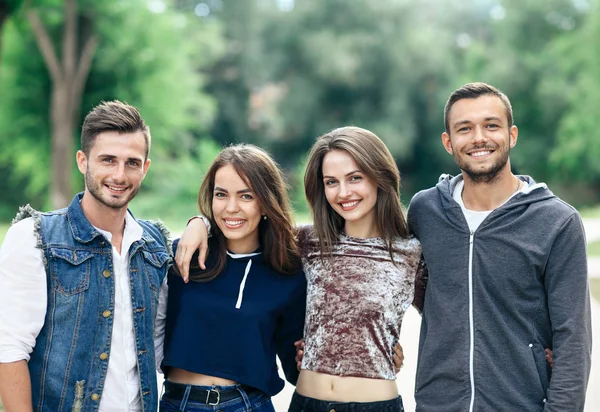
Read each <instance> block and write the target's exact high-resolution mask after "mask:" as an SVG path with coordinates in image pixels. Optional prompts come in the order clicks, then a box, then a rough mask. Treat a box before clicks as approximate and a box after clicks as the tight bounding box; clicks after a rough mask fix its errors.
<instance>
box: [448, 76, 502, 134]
mask: <svg viewBox="0 0 600 412" xmlns="http://www.w3.org/2000/svg"><path fill="white" fill-rule="evenodd" d="M484 95H492V96H497V97H499V98H500V100H502V103H504V107H505V109H506V119H507V120H508V127H509V128H510V127H512V125H513V112H512V106H511V104H510V100H508V97H506V95H505V94H504V93H502V92H501V91H500V90H498V89H496V88H495V87H494V86H490V85H489V84H487V83H481V82H475V83H467V84H465V85H464V86H462V87H460V88H458V89H456V90H455V91H454V92H452V94H451V95H450V97H449V98H448V101H447V102H446V106H445V107H444V126H445V127H446V133H448V134H450V109H451V108H452V106H453V105H454V103H456V102H457V101H459V100H462V99H476V98H478V97H480V96H484Z"/></svg>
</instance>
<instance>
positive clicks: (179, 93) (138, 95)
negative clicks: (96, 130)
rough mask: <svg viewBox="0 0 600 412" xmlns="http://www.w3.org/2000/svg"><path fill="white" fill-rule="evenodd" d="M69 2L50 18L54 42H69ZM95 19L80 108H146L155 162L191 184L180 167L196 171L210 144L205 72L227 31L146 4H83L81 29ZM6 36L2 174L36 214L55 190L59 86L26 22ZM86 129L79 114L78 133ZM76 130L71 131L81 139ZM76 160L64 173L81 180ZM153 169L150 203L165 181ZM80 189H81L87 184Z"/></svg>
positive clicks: (211, 107)
mask: <svg viewBox="0 0 600 412" xmlns="http://www.w3.org/2000/svg"><path fill="white" fill-rule="evenodd" d="M60 3H62V2H61V1H58V0H53V4H52V5H51V6H48V9H47V10H45V11H44V21H45V24H46V25H47V27H48V32H49V36H50V37H51V38H53V39H54V38H59V37H60V29H61V26H62V22H63V15H62V13H61V9H60V6H61V4H60ZM86 19H87V20H89V21H90V22H93V24H89V25H87V27H90V29H91V30H92V31H93V33H95V35H96V36H97V37H98V40H99V41H98V47H97V50H96V53H95V58H94V60H93V64H92V66H91V70H90V74H89V78H88V81H87V83H86V86H85V89H84V92H83V95H82V102H81V104H80V105H79V107H78V108H81V111H82V112H83V113H84V114H85V113H86V112H87V111H89V110H90V109H91V108H92V107H93V106H94V105H96V104H98V103H99V102H100V101H101V100H110V99H115V98H117V99H120V100H124V101H127V102H129V103H131V104H133V105H135V106H136V107H138V108H139V109H140V111H141V112H142V115H143V116H144V118H145V119H146V121H147V122H148V124H149V125H150V127H151V131H152V136H153V145H152V158H153V161H154V163H163V162H165V163H167V164H169V165H171V169H170V172H171V174H170V176H171V178H172V180H171V181H170V182H169V185H170V187H171V188H173V187H177V186H178V185H185V184H186V183H187V181H186V177H184V176H181V175H180V174H178V171H179V169H178V168H177V164H178V162H179V161H182V159H184V158H188V160H189V161H190V162H195V156H196V155H197V150H198V141H199V140H202V139H208V138H209V135H208V130H209V127H210V124H211V121H212V118H213V116H214V113H215V110H216V106H215V103H214V100H213V99H212V98H211V97H209V96H207V95H206V94H205V93H204V92H203V91H202V87H203V81H204V80H203V75H202V73H201V71H200V70H201V69H202V67H203V65H206V64H209V63H211V62H212V60H214V59H216V58H217V57H218V55H219V54H220V53H221V50H222V48H223V42H222V40H221V34H220V26H219V23H218V22H216V21H214V22H204V23H203V25H202V26H201V27H198V26H197V25H191V24H190V20H191V16H187V15H184V14H182V13H180V12H178V11H177V10H174V9H172V8H168V7H167V8H165V9H164V10H150V9H149V8H148V3H147V2H146V1H143V0H132V1H128V2H121V1H117V0H110V1H106V2H94V1H91V0H88V1H84V0H82V1H81V3H80V20H86ZM81 28H82V29H83V26H81ZM4 34H5V44H6V47H5V50H4V59H3V61H2V67H3V69H4V70H5V76H4V77H3V78H2V79H1V82H2V83H1V85H0V87H1V88H2V91H3V93H2V99H1V100H0V131H2V132H1V133H0V167H2V168H3V169H4V170H6V171H7V172H8V173H9V177H10V183H9V185H10V186H11V187H14V186H13V185H14V184H17V183H19V184H24V185H23V186H22V187H20V188H19V191H20V192H23V193H24V194H25V196H26V197H28V198H31V199H32V201H33V203H37V207H40V206H44V207H46V206H48V205H47V204H43V205H40V203H41V202H42V200H43V199H46V193H47V187H48V185H49V184H50V182H51V181H52V178H51V176H49V174H48V171H49V170H50V162H49V156H48V153H49V147H50V144H49V141H50V132H49V130H50V127H49V121H48V116H47V113H48V112H49V96H50V90H51V81H50V78H49V76H48V73H47V71H46V70H45V68H44V62H43V60H42V58H41V56H40V55H39V54H38V53H32V50H35V41H34V36H33V33H32V31H31V29H30V28H29V26H28V24H27V23H26V22H25V19H24V16H23V15H22V14H21V15H19V16H15V17H14V18H12V19H10V20H9V22H8V23H7V25H6V27H5V30H4ZM81 120H82V119H81V115H78V118H77V121H76V124H81ZM76 129H77V127H76V126H75V127H74V128H73V130H71V131H70V136H71V138H72V139H74V138H75V135H76V134H77V132H78V130H76ZM73 155H74V149H71V150H70V153H69V156H67V158H66V160H65V163H63V164H61V165H60V167H62V168H63V169H66V170H67V171H68V173H69V175H70V176H71V177H73V176H75V175H76V173H77V172H76V171H75V167H74V166H75V162H74V156H73ZM198 167H200V166H198ZM152 170H153V168H151V172H150V174H149V176H148V179H147V180H146V183H145V184H144V189H143V190H142V194H144V193H145V192H146V191H152V190H160V188H161V187H164V179H155V177H154V176H153V173H152ZM76 182H78V184H77V188H79V189H81V188H82V187H83V182H82V180H81V179H80V178H77V179H76ZM161 185H162V186H161ZM71 195H72V193H70V194H69V196H71ZM3 200H4V199H3ZM11 204H12V202H11ZM192 206H193V205H192Z"/></svg>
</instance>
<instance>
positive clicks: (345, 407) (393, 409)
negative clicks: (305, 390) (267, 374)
mask: <svg viewBox="0 0 600 412" xmlns="http://www.w3.org/2000/svg"><path fill="white" fill-rule="evenodd" d="M331 411H335V412H403V411H404V406H403V405H402V397H400V396H398V397H397V398H396V399H390V400H389V401H378V402H334V401H322V400H320V399H315V398H309V397H307V396H302V395H300V394H299V393H298V392H294V395H293V396H292V401H291V402H290V408H289V409H288V412H331Z"/></svg>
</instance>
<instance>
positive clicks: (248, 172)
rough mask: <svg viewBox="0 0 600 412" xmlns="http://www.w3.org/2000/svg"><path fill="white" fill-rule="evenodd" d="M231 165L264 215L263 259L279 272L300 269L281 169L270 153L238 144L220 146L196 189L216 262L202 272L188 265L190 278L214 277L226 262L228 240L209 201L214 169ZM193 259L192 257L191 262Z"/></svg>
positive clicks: (260, 229) (213, 181)
mask: <svg viewBox="0 0 600 412" xmlns="http://www.w3.org/2000/svg"><path fill="white" fill-rule="evenodd" d="M226 165H231V166H233V168H234V169H235V170H236V172H237V173H238V174H239V175H240V177H241V178H242V179H243V180H244V181H245V182H246V183H247V184H248V186H249V187H250V189H252V193H253V195H254V196H255V197H256V199H257V201H258V203H259V205H260V208H261V210H262V211H263V213H264V215H265V216H266V217H267V219H266V220H263V219H261V220H260V223H259V225H258V233H259V242H260V245H261V249H262V253H263V257H264V260H265V261H266V262H267V264H268V265H269V266H270V267H271V268H273V269H274V270H275V271H277V272H279V273H281V274H294V273H296V272H297V271H298V270H299V269H300V268H301V265H302V263H301V260H300V250H299V247H298V243H297V240H296V229H295V224H294V217H293V214H292V208H291V206H290V201H289V197H288V193H287V185H286V183H285V180H284V177H283V172H282V171H281V169H280V168H279V166H278V165H277V163H276V162H275V161H274V160H273V158H271V156H270V155H269V154H268V153H267V152H265V151H264V150H262V149H260V148H258V147H256V146H254V145H251V144H237V145H233V146H229V147H226V148H225V149H223V150H222V151H221V152H220V153H219V154H218V155H217V157H216V159H215V160H214V161H213V163H212V165H211V166H210V168H209V169H208V172H207V173H206V176H205V177H204V180H203V181H202V185H201V186H200V190H199V192H198V208H199V210H200V213H201V214H202V215H204V216H206V217H207V218H208V219H209V221H210V224H211V232H212V233H211V234H212V236H213V240H212V242H211V243H212V244H214V245H216V249H217V250H213V251H211V253H213V254H215V256H216V259H215V265H214V266H212V267H210V268H208V269H207V270H206V271H201V270H200V269H199V268H198V266H197V263H193V264H192V266H191V268H190V279H191V280H193V281H195V282H207V281H209V280H212V279H214V278H216V277H217V276H218V275H219V274H220V273H221V272H222V271H223V269H224V268H225V265H226V262H227V253H226V252H227V239H226V238H225V235H223V232H222V231H221V230H220V229H219V226H218V225H217V223H216V221H215V219H214V216H213V212H212V200H213V191H214V188H215V175H216V174H217V171H218V170H219V169H220V168H222V167H224V166H226ZM194 261H195V260H194V259H192V262H194Z"/></svg>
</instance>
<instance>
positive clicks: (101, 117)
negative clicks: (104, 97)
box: [81, 100, 151, 159]
mask: <svg viewBox="0 0 600 412" xmlns="http://www.w3.org/2000/svg"><path fill="white" fill-rule="evenodd" d="M102 132H118V133H135V132H142V133H143V135H144V139H145V140H146V153H145V158H146V159H148V155H149V153H150V142H151V137H150V128H149V127H148V126H147V125H146V123H145V122H144V119H142V116H141V115H140V112H139V111H138V110H137V109H136V108H135V107H133V106H130V105H128V104H127V103H123V102H120V101H118V100H113V101H110V102H102V103H100V104H99V105H98V106H96V107H94V108H93V109H92V111H91V112H89V113H88V115H87V116H86V117H85V120H84V121H83V126H82V127H81V150H82V151H83V153H85V155H86V156H89V154H90V150H91V149H92V146H93V145H94V141H95V139H96V136H98V135H99V134H100V133H102Z"/></svg>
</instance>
